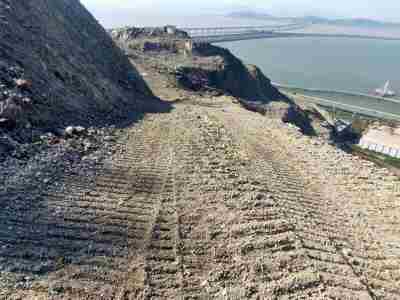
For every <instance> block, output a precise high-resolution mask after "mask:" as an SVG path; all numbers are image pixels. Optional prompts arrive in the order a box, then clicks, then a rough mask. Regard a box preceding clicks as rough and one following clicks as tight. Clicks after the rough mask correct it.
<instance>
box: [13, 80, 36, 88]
mask: <svg viewBox="0 0 400 300" xmlns="http://www.w3.org/2000/svg"><path fill="white" fill-rule="evenodd" d="M15 84H16V86H17V87H19V88H23V89H29V88H31V87H32V81H30V80H27V79H22V78H20V79H16V80H15Z"/></svg>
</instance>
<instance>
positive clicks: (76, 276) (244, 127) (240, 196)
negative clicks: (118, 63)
mask: <svg viewBox="0 0 400 300" xmlns="http://www.w3.org/2000/svg"><path fill="white" fill-rule="evenodd" d="M149 80H150V81H151V80H152V79H151V78H150V79H149ZM160 81H161V79H159V80H157V82H160ZM154 82H155V81H154ZM153 89H155V90H156V93H157V92H158V93H159V94H160V93H161V92H162V93H163V95H161V96H163V97H165V98H168V97H172V98H173V97H174V95H175V96H177V95H178V94H179V93H180V92H178V91H176V90H172V89H171V90H168V89H164V90H162V89H161V88H157V87H153ZM161 90H162V91H161ZM183 94H184V93H183V92H182V93H181V94H180V95H181V96H182V95H183ZM183 96H184V98H185V99H183V100H181V101H176V102H175V103H173V109H172V111H171V112H168V113H152V114H147V115H146V117H145V118H144V119H143V120H142V121H140V122H139V123H138V124H136V125H134V126H132V127H131V128H128V129H127V130H126V139H125V140H126V141H125V140H123V141H121V143H122V145H121V147H123V149H124V151H122V152H121V153H120V154H118V155H115V156H114V157H111V158H110V159H109V160H108V161H107V162H105V163H104V164H102V165H101V166H99V168H98V170H97V173H96V174H97V175H96V178H95V180H94V182H95V183H94V184H90V183H89V180H88V179H85V178H81V177H79V176H76V175H74V174H66V175H65V178H64V179H63V184H64V190H63V192H62V193H60V192H59V189H56V188H55V187H54V190H53V189H52V188H50V189H49V190H46V191H40V192H39V193H38V194H37V197H36V198H35V199H34V200H33V201H32V202H31V203H26V202H25V201H21V200H20V199H19V197H18V193H17V192H16V194H15V195H8V197H9V198H10V199H11V198H12V199H13V200H12V201H8V202H3V203H7V205H5V206H2V209H1V210H0V220H1V226H0V266H1V269H0V271H1V272H0V298H2V299H400V249H399V243H398V240H397V239H396V237H397V238H398V237H399V236H400V233H399V225H400V224H399V217H400V206H399V197H398V194H396V192H393V193H390V191H394V189H395V187H396V183H397V182H398V179H395V178H391V177H389V176H390V174H386V173H385V171H379V172H378V171H377V174H380V175H379V176H380V177H379V178H374V177H373V175H371V176H372V177H366V176H361V175H360V176H355V175H354V173H352V172H356V170H355V169H354V168H352V167H349V166H350V165H349V164H354V165H361V166H362V167H360V168H361V169H362V170H364V169H365V170H370V169H371V170H374V169H373V167H372V166H370V165H368V164H366V163H362V162H361V161H357V160H354V159H352V158H349V157H348V156H346V155H344V154H343V155H344V158H343V163H344V162H346V163H347V165H339V164H335V161H334V158H335V155H338V154H337V153H338V151H336V150H333V149H334V148H333V147H331V146H329V145H324V146H323V147H322V146H320V145H314V144H313V142H311V143H310V144H309V145H307V144H306V143H305V141H308V140H307V139H306V138H305V137H301V135H300V134H298V133H296V131H295V130H293V129H291V128H290V127H288V126H286V125H283V124H282V123H281V122H280V121H278V120H270V119H267V118H265V117H263V116H261V115H259V114H256V113H253V112H249V111H246V110H244V109H242V108H241V107H240V106H238V104H235V103H233V102H232V99H231V98H230V97H225V96H221V97H217V98H213V97H202V98H201V97H196V96H191V95H190V94H188V95H183ZM171 103H172V102H171ZM326 149H328V150H329V151H331V153H330V152H329V151H328V150H326ZM323 154H325V158H321V157H322V156H320V155H323ZM330 159H331V160H330ZM344 168H349V169H346V172H347V173H346V172H344V171H343V169H344ZM361 169H360V170H361ZM335 172H337V173H335ZM357 172H358V171H357ZM382 177H384V178H382ZM387 178H389V179H390V180H389V179H387ZM379 180H380V181H379ZM396 180H397V181H396ZM383 181H384V182H385V183H386V185H385V189H384V190H382V189H377V188H376V186H374V185H373V184H374V183H376V182H379V183H380V182H383ZM355 185H357V187H360V188H361V187H362V188H363V189H362V194H360V190H359V189H356V186H355ZM364 187H365V188H364ZM378 190H379V191H380V192H381V193H379V195H378V193H377V191H378ZM397 192H398V191H397ZM379 197H381V198H379ZM378 200H379V201H378Z"/></svg>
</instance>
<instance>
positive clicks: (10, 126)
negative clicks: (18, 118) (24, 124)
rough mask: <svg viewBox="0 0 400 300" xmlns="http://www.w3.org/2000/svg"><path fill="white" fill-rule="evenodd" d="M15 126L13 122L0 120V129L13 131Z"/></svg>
mask: <svg viewBox="0 0 400 300" xmlns="http://www.w3.org/2000/svg"><path fill="white" fill-rule="evenodd" d="M16 126H17V123H16V122H15V120H11V119H7V118H0V128H5V129H8V130H11V129H14V128H15V127H16Z"/></svg>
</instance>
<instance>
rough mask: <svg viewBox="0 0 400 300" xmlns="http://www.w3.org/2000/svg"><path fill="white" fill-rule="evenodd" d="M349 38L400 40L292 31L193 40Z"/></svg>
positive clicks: (221, 41) (396, 38)
mask: <svg viewBox="0 0 400 300" xmlns="http://www.w3.org/2000/svg"><path fill="white" fill-rule="evenodd" d="M307 37H321V38H348V39H368V40H386V41H400V37H384V36H373V35H353V34H336V33H332V34H329V33H291V32H272V33H261V32H260V33H259V34H254V33H251V34H235V35H215V36H212V35H211V36H206V37H204V36H194V37H192V39H193V40H195V41H196V40H205V41H208V42H210V43H223V42H236V41H245V40H257V39H271V38H307Z"/></svg>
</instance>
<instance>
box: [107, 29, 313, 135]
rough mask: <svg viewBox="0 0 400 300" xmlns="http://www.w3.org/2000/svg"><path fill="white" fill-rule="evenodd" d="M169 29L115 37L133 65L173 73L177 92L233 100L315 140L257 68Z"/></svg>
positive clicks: (294, 109) (308, 125) (289, 103)
mask: <svg viewBox="0 0 400 300" xmlns="http://www.w3.org/2000/svg"><path fill="white" fill-rule="evenodd" d="M168 29H169V27H162V28H153V29H151V30H150V29H146V28H135V27H124V28H119V29H114V30H111V31H110V34H111V36H112V38H113V39H114V41H115V42H116V44H118V45H119V46H120V47H121V48H122V49H123V50H124V51H125V53H126V54H127V55H128V56H129V57H130V58H131V60H132V61H136V62H137V61H142V62H145V63H149V64H153V65H154V66H156V68H158V69H159V71H160V72H166V73H169V74H170V80H169V81H170V82H169V84H170V85H172V86H177V87H178V88H183V89H188V90H192V91H213V92H214V93H215V92H216V93H217V94H218V93H224V94H229V95H232V96H234V97H236V98H238V101H239V102H240V103H241V104H242V105H243V106H244V107H245V108H247V109H249V110H253V111H257V112H259V113H262V114H264V115H266V114H269V115H271V114H272V115H273V116H274V117H279V118H280V119H282V120H283V121H285V122H290V123H293V124H295V125H296V126H298V127H300V128H301V129H302V131H303V132H304V133H307V134H314V130H313V128H312V126H311V123H310V120H309V119H308V117H307V115H306V114H305V113H304V112H303V111H302V110H301V108H299V107H298V106H297V105H296V103H294V102H293V101H291V100H290V99H288V98H287V97H286V96H284V95H282V94H281V93H280V92H279V91H278V90H277V89H276V88H275V87H274V86H273V85H272V84H271V80H270V79H269V78H267V77H266V76H265V75H264V74H263V73H262V71H261V70H260V69H259V68H258V67H256V66H254V65H246V64H244V63H243V62H242V61H241V60H240V59H238V58H237V57H236V56H234V55H233V54H232V53H231V52H230V51H229V50H228V49H224V48H221V47H218V46H214V45H211V44H208V43H196V44H194V43H192V42H191V40H190V37H189V36H188V35H187V34H186V33H185V32H182V31H179V30H176V31H174V32H170V33H168Z"/></svg>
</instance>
